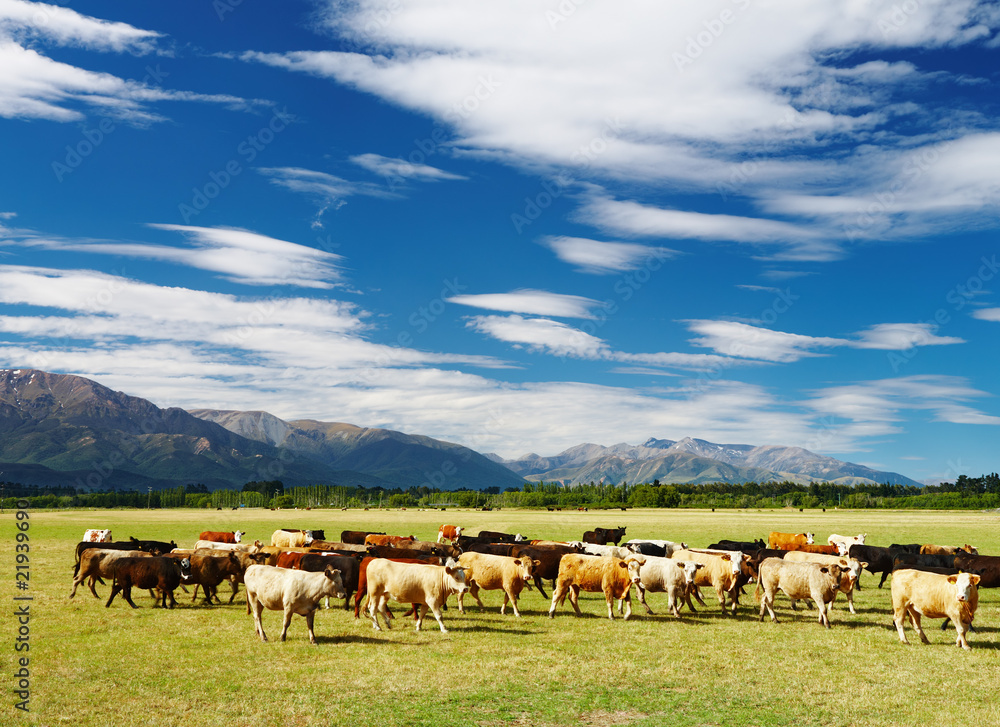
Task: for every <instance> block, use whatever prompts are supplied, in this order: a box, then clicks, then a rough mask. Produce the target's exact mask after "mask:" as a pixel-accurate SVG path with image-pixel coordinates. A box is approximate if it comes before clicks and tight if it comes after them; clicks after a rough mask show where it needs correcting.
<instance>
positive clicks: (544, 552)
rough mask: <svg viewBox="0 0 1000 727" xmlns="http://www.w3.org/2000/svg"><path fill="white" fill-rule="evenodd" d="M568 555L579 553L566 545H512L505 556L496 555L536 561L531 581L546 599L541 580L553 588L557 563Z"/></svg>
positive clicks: (556, 573) (557, 568)
mask: <svg viewBox="0 0 1000 727" xmlns="http://www.w3.org/2000/svg"><path fill="white" fill-rule="evenodd" d="M570 553H572V554H574V555H576V554H578V553H579V551H577V549H576V548H572V547H570V546H568V545H519V544H517V543H514V544H512V545H511V547H510V550H508V551H507V553H506V554H504V553H499V554H498V555H509V556H510V557H512V558H522V557H524V558H530V559H531V560H533V561H538V565H537V566H535V568H534V571H533V572H532V580H533V581H534V583H535V588H537V589H538V593H539V594H540V595H541V597H542V598H548V596H547V595H545V589H544V588H543V587H542V579H543V578H544V579H546V580H550V581H552V587H553V588H555V587H556V579H557V578H558V577H559V562H560V560H561V559H562V557H563V556H564V555H567V554H570ZM590 557H593V556H590Z"/></svg>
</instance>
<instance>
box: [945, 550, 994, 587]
mask: <svg viewBox="0 0 1000 727" xmlns="http://www.w3.org/2000/svg"><path fill="white" fill-rule="evenodd" d="M955 567H956V568H961V569H962V570H964V571H965V572H967V573H979V587H980V588H1000V556H997V555H970V554H969V553H956V554H955Z"/></svg>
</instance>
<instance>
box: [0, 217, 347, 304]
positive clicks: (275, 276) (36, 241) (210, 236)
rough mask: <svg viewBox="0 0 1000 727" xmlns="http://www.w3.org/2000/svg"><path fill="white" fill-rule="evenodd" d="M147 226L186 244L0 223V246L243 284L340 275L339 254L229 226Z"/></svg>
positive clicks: (318, 284) (315, 283)
mask: <svg viewBox="0 0 1000 727" xmlns="http://www.w3.org/2000/svg"><path fill="white" fill-rule="evenodd" d="M148 226H149V227H151V228H153V229H157V230H164V231H167V232H178V233H181V234H182V235H184V236H185V237H186V238H188V239H189V240H190V241H191V247H175V246H169V245H159V244H153V243H142V242H118V241H109V240H86V239H71V238H70V239H68V238H59V237H52V236H46V235H44V234H41V233H36V232H33V231H30V230H17V231H9V232H8V233H7V234H4V230H3V228H2V227H0V249H2V248H3V247H4V246H5V245H7V246H9V245H13V244H16V245H17V246H18V247H24V248H37V249H44V250H52V251H62V252H83V253H92V254H98V255H114V256H119V257H124V258H135V259H141V260H161V261H163V262H168V263H173V264H176V265H185V266H188V267H192V268H198V269H200V270H207V271H210V272H214V273H219V274H220V276H221V277H223V278H225V279H226V280H230V281H232V282H236V283H241V284H243V285H293V286H298V287H303V288H324V289H329V288H333V287H334V286H335V285H337V284H339V282H340V280H341V277H342V275H341V270H340V262H341V260H342V258H341V256H340V255H337V254H335V253H331V252H327V251H325V250H317V249H315V248H312V247H307V246H305V245H299V244H296V243H294V242H288V241H286V240H278V239H276V238H273V237H268V236H266V235H261V234H258V233H256V232H252V231H250V230H242V229H238V228H231V227H194V226H189V225H173V224H150V225H148Z"/></svg>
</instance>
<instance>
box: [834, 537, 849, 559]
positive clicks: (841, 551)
mask: <svg viewBox="0 0 1000 727" xmlns="http://www.w3.org/2000/svg"><path fill="white" fill-rule="evenodd" d="M834 545H836V546H837V555H839V556H841V557H843V556H845V555H847V551H848V550H850V548H848V547H847V543H845V542H844V541H843V540H838V541H837V542H836V543H834Z"/></svg>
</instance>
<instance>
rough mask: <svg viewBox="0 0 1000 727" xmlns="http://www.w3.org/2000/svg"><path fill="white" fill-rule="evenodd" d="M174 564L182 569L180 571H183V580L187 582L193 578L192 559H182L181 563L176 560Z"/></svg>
mask: <svg viewBox="0 0 1000 727" xmlns="http://www.w3.org/2000/svg"><path fill="white" fill-rule="evenodd" d="M174 562H175V563H177V565H178V567H180V569H181V578H183V579H184V580H187V579H188V578H190V577H191V559H190V558H181V559H180V560H179V561H177V560H175V561H174Z"/></svg>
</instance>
